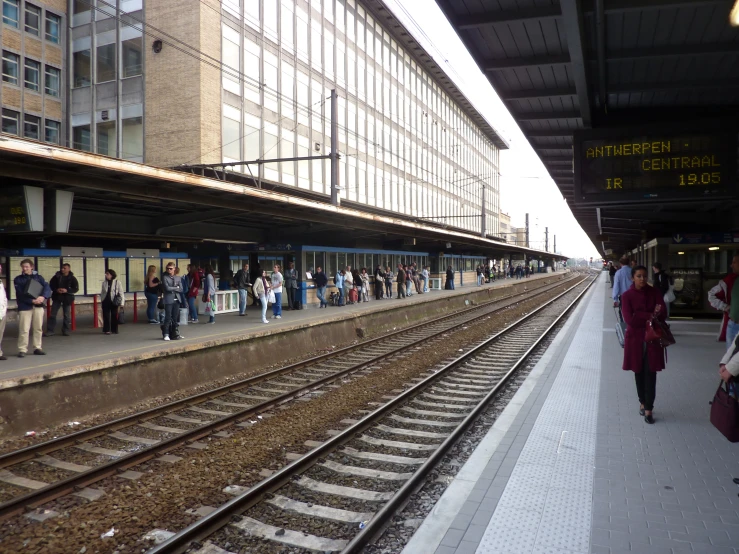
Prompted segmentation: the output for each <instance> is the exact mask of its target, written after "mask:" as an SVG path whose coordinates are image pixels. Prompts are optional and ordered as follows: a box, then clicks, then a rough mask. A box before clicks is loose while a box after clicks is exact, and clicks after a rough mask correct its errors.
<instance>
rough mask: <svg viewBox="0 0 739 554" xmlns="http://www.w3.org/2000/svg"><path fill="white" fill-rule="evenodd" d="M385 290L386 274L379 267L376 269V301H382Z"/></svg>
mask: <svg viewBox="0 0 739 554" xmlns="http://www.w3.org/2000/svg"><path fill="white" fill-rule="evenodd" d="M384 290H385V272H384V271H383V270H382V268H381V267H380V266H379V265H378V266H377V267H376V268H375V299H376V300H382V293H383V291H384Z"/></svg>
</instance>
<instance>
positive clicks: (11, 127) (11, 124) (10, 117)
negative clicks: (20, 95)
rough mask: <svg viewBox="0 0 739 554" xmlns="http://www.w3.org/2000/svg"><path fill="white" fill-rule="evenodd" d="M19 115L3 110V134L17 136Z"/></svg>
mask: <svg viewBox="0 0 739 554" xmlns="http://www.w3.org/2000/svg"><path fill="white" fill-rule="evenodd" d="M20 120H21V114H19V113H18V112H14V111H13V110H3V133H8V134H11V135H17V134H18V127H20Z"/></svg>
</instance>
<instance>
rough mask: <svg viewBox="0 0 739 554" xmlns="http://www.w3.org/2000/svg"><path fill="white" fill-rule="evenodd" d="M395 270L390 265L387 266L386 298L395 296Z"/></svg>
mask: <svg viewBox="0 0 739 554" xmlns="http://www.w3.org/2000/svg"><path fill="white" fill-rule="evenodd" d="M394 277H395V275H393V270H392V268H391V267H390V266H387V267H386V268H385V298H387V299H388V300H392V298H393V278H394Z"/></svg>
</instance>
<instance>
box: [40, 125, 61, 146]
mask: <svg viewBox="0 0 739 554" xmlns="http://www.w3.org/2000/svg"><path fill="white" fill-rule="evenodd" d="M61 127H62V124H61V123H59V122H58V121H53V120H51V119H47V120H46V133H45V135H44V140H45V141H46V142H51V143H53V144H59V134H60V130H61Z"/></svg>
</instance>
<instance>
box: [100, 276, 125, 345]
mask: <svg viewBox="0 0 739 554" xmlns="http://www.w3.org/2000/svg"><path fill="white" fill-rule="evenodd" d="M117 277H118V275H117V274H116V272H115V271H114V270H112V269H108V270H107V271H106V272H105V279H103V283H102V287H101V289H100V299H101V302H100V305H101V307H102V309H103V334H104V335H110V334H111V333H112V334H114V335H117V334H118V308H120V307H121V306H123V305H124V304H125V303H126V298H125V296H124V294H123V287H122V286H121V283H120V281H119V280H118V279H117Z"/></svg>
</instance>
